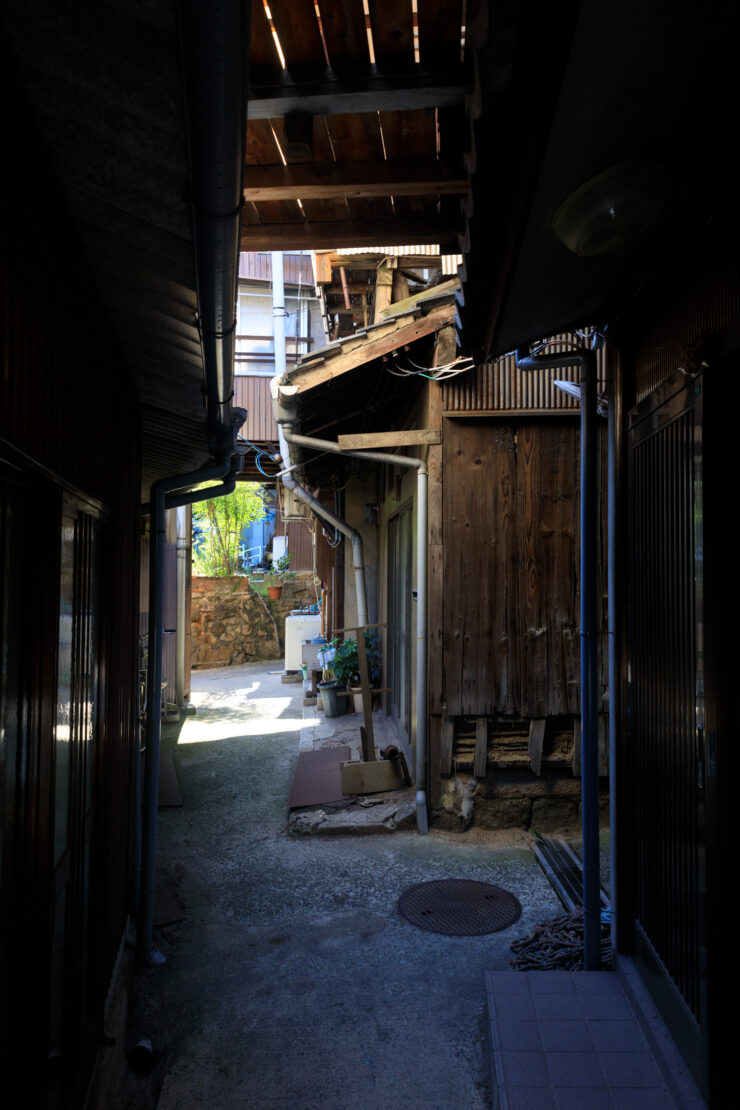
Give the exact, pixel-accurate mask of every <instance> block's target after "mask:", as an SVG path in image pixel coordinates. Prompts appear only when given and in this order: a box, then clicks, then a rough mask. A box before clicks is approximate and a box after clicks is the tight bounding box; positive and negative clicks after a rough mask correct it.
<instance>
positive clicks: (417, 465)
mask: <svg viewBox="0 0 740 1110" xmlns="http://www.w3.org/2000/svg"><path fill="white" fill-rule="evenodd" d="M278 392H279V390H278ZM279 426H280V428H281V437H283V438H284V439H285V440H286V441H287V444H288V445H290V444H291V443H295V444H296V446H297V447H309V448H311V449H313V450H314V451H327V452H332V453H333V454H336V455H347V456H349V457H350V458H353V459H365V460H367V461H368V462H379V463H385V464H386V465H388V466H403V467H406V468H407V469H413V470H416V494H417V506H418V508H417V535H416V585H417V592H416V764H415V782H416V827H417V829H418V831H419V832H420V833H421V834H422V835H424V834H426V833H427V832H429V815H428V812H427V795H426V776H427V760H426V752H427V657H428V650H429V646H428V638H427V612H428V602H427V565H428V550H429V532H428V525H427V518H428V511H429V510H428V484H429V476H428V473H427V468H426V466H425V464H424V463H423V462H422V460H421V459H417V458H414V456H413V455H393V454H391V453H390V452H386V451H343V450H342V448H341V447H340V446H339V444H338V443H335V442H333V441H332V440H330V439H315V438H314V437H313V436H303V435H296V434H295V433H294V432H293V428H292V424H286V427H285V429H283V428H282V425H279ZM283 438H281V444H282V441H283ZM281 451H282V447H281ZM283 458H285V453H284V452H283ZM284 480H285V479H283V481H284ZM358 623H359V624H363V623H367V618H365V621H364V622H363V621H361V620H358Z"/></svg>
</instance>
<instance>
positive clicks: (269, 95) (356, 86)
mask: <svg viewBox="0 0 740 1110" xmlns="http://www.w3.org/2000/svg"><path fill="white" fill-rule="evenodd" d="M472 86H473V81H472V74H471V70H470V68H469V67H467V66H452V67H447V68H446V69H445V71H444V73H430V72H423V73H416V72H414V73H398V74H392V75H387V76H379V75H377V74H375V73H374V72H373V71H372V70H371V69H369V68H364V67H363V68H361V69H360V72H355V73H354V74H353V76H351V77H346V76H343V77H337V76H336V75H335V74H334V73H333V72H332V71H331V70H327V71H326V76H325V77H324V79H323V80H320V81H302V82H296V81H291V80H290V79H288V78H286V80H285V81H284V82H282V83H280V84H275V85H253V86H251V87H250V90H249V108H248V113H249V119H275V118H277V117H279V116H284V115H285V114H286V113H287V112H293V111H296V110H298V111H301V112H309V113H310V114H311V115H338V114H344V113H347V112H400V111H411V110H413V109H415V108H449V107H454V106H455V105H456V104H459V105H462V104H463V103H464V100H465V97H466V95H467V94H468V93H469V92H470V90H471V89H472Z"/></svg>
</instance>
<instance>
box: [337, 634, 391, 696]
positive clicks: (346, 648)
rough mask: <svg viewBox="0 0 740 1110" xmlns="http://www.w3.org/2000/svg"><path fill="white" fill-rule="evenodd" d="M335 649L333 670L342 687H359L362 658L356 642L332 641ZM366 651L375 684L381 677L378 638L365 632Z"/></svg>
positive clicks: (372, 680) (371, 681) (371, 680)
mask: <svg viewBox="0 0 740 1110" xmlns="http://www.w3.org/2000/svg"><path fill="white" fill-rule="evenodd" d="M331 646H332V647H333V648H334V658H333V659H332V661H331V669H332V671H333V672H334V675H335V677H336V679H337V681H338V682H339V684H340V685H341V686H347V685H351V686H358V685H359V683H360V657H359V655H358V652H357V641H356V640H339V639H334V640H332V641H331ZM365 650H366V652H367V664H368V669H369V671H370V683H371V684H374V683H375V682H376V681H377V680H378V678H379V677H380V647H379V645H378V639H377V636H375V635H374V634H373V633H372V632H369V631H368V630H367V629H366V630H365Z"/></svg>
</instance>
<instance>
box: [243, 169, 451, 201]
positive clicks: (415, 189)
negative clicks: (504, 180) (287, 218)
mask: <svg viewBox="0 0 740 1110" xmlns="http://www.w3.org/2000/svg"><path fill="white" fill-rule="evenodd" d="M466 188H467V179H466V178H465V177H464V176H463V175H462V174H454V173H451V172H450V170H448V169H447V168H446V167H445V166H444V165H443V164H442V163H441V162H439V161H437V160H436V159H433V158H416V159H408V160H405V161H402V162H380V161H375V162H335V163H330V162H310V163H300V164H297V165H289V166H282V165H273V166H247V169H246V173H245V184H244V199H245V200H253V201H256V202H259V201H266V200H295V198H296V197H300V198H301V200H304V201H305V200H333V199H337V198H339V199H341V198H342V197H382V196H391V195H392V196H395V197H400V196H421V195H423V194H425V193H431V194H455V193H464V192H465V190H466Z"/></svg>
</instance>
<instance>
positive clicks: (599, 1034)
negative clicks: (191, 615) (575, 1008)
mask: <svg viewBox="0 0 740 1110" xmlns="http://www.w3.org/2000/svg"><path fill="white" fill-rule="evenodd" d="M588 1028H589V1032H590V1034H591V1039H592V1041H593V1043H594V1048H595V1049H596V1051H597V1052H647V1051H648V1047H647V1041H646V1040H645V1037H644V1036H643V1033H642V1030H641V1029H640V1027H639V1025H638V1024H637V1022H636V1021H609V1020H608V1019H607V1020H605V1021H594V1022H591V1023H589V1026H588Z"/></svg>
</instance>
